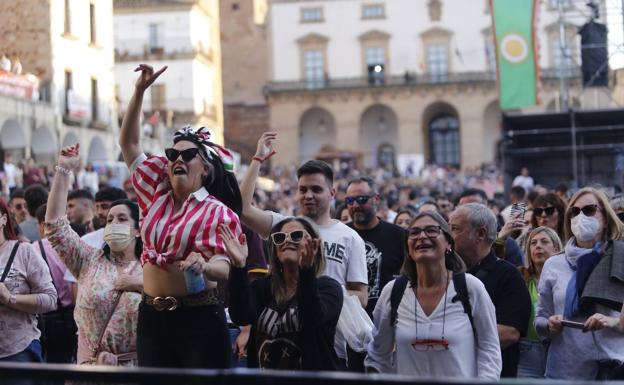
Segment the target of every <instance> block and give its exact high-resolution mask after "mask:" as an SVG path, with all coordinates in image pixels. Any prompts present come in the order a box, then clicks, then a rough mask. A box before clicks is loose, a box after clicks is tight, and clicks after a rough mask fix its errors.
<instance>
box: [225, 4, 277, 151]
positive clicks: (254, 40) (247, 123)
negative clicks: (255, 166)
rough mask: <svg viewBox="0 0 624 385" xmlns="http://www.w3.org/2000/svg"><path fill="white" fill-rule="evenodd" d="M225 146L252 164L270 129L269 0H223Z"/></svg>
mask: <svg viewBox="0 0 624 385" xmlns="http://www.w3.org/2000/svg"><path fill="white" fill-rule="evenodd" d="M220 3H221V9H220V14H221V60H222V63H223V114H224V122H225V132H224V134H225V143H226V145H227V146H228V147H230V148H231V149H232V150H234V151H237V152H238V153H240V154H241V157H242V161H243V162H248V161H250V160H251V157H252V156H253V154H254V153H255V150H256V140H257V138H258V137H260V135H261V134H262V133H263V132H265V131H268V130H269V108H268V105H267V101H266V98H265V95H264V94H263V88H264V87H265V86H266V84H267V82H268V80H269V44H268V43H269V41H268V30H267V25H266V11H267V1H266V0H221V2H220Z"/></svg>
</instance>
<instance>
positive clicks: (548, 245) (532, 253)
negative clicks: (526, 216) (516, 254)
mask: <svg viewBox="0 0 624 385" xmlns="http://www.w3.org/2000/svg"><path fill="white" fill-rule="evenodd" d="M562 249H563V246H562V244H561V240H560V239H559V236H558V235H557V233H556V232H555V230H553V229H552V228H550V227H546V226H541V227H538V228H536V229H534V230H533V231H531V232H530V233H529V234H528V236H527V239H526V246H525V250H524V255H525V256H526V260H527V264H528V267H521V268H520V272H521V273H522V275H523V277H524V281H525V282H526V284H527V288H528V289H529V294H530V295H531V305H532V306H531V318H530V319H529V329H528V330H527V334H526V337H523V338H521V339H520V359H519V362H518V377H532V378H544V371H545V370H546V350H547V345H546V344H545V341H543V340H542V339H541V338H540V337H539V335H538V334H537V331H536V330H535V326H534V320H535V308H536V306H537V301H538V293H537V284H538V282H539V279H540V275H541V273H542V268H543V267H544V262H546V260H547V259H548V258H550V257H551V256H552V255H554V254H557V253H560V252H561V250H562Z"/></svg>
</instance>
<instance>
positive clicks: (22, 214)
mask: <svg viewBox="0 0 624 385" xmlns="http://www.w3.org/2000/svg"><path fill="white" fill-rule="evenodd" d="M9 207H10V208H11V211H12V212H13V214H14V215H15V220H16V221H17V223H18V224H20V223H22V222H24V221H25V220H26V219H28V208H27V207H26V200H25V199H24V190H22V189H21V188H16V189H15V190H13V192H12V193H11V198H10V199H9Z"/></svg>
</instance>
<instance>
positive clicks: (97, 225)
mask: <svg viewBox="0 0 624 385" xmlns="http://www.w3.org/2000/svg"><path fill="white" fill-rule="evenodd" d="M120 199H127V195H126V192H125V191H124V190H122V189H120V188H117V187H104V188H102V189H100V190H99V191H98V192H96V193H95V216H94V217H93V228H94V231H92V232H90V233H87V234H85V235H84V236H83V237H82V240H83V241H85V242H86V243H87V244H89V245H91V246H93V247H97V248H100V247H102V245H104V226H106V219H107V217H108V210H109V209H110V206H111V204H112V203H113V202H115V201H117V200H120Z"/></svg>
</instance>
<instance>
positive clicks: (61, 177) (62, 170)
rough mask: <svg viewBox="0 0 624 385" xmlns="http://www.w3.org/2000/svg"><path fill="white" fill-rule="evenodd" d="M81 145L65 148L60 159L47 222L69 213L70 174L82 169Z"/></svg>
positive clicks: (51, 190) (50, 196)
mask: <svg viewBox="0 0 624 385" xmlns="http://www.w3.org/2000/svg"><path fill="white" fill-rule="evenodd" d="M79 151H80V143H76V144H74V145H73V146H69V147H64V148H63V149H61V153H60V155H59V159H58V166H57V168H56V172H55V173H54V179H53V180H52V188H51V189H50V194H49V195H48V206H47V208H46V215H45V220H46V222H53V221H55V220H57V219H59V218H63V217H64V216H65V212H66V211H67V192H68V191H69V183H70V180H69V179H70V173H71V172H73V171H76V170H78V168H79V167H80V157H79Z"/></svg>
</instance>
